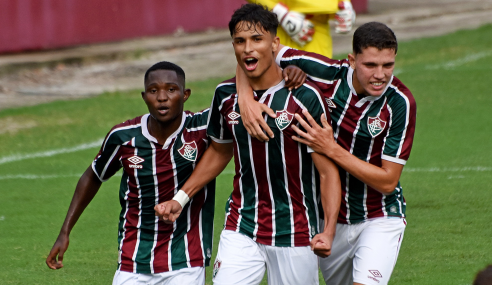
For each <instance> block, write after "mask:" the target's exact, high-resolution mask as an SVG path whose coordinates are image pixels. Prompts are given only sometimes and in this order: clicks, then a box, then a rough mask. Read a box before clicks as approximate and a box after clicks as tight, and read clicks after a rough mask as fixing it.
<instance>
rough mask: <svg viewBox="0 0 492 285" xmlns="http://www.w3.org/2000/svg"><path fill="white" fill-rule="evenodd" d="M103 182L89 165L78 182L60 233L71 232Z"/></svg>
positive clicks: (67, 233)
mask: <svg viewBox="0 0 492 285" xmlns="http://www.w3.org/2000/svg"><path fill="white" fill-rule="evenodd" d="M101 184H102V182H101V181H100V180H99V179H98V178H97V176H96V175H95V173H94V172H93V170H92V167H91V166H89V167H88V168H87V169H86V171H85V172H84V174H82V176H81V177H80V179H79V182H78V183H77V186H76V188H75V192H74V194H73V198H72V201H71V202H70V207H69V208H68V212H67V216H66V217H65V221H64V222H63V226H62V228H61V230H60V234H66V235H69V234H70V232H71V231H72V228H73V227H74V225H75V223H76V222H77V221H78V219H79V218H80V215H82V212H84V210H85V208H86V207H87V205H89V203H90V202H91V201H92V199H93V198H94V196H95V195H96V193H97V192H98V191H99V188H100V187H101Z"/></svg>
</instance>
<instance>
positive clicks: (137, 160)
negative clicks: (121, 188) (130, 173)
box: [128, 155, 145, 169]
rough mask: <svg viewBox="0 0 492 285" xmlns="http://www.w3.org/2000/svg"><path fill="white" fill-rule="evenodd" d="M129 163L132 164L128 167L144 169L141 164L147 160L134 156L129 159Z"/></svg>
mask: <svg viewBox="0 0 492 285" xmlns="http://www.w3.org/2000/svg"><path fill="white" fill-rule="evenodd" d="M128 161H129V162H131V163H132V164H129V165H128V167H130V168H136V169H142V168H143V166H142V165H141V164H140V163H142V162H144V161H145V159H143V158H141V157H140V156H136V155H134V156H132V157H129V158H128Z"/></svg>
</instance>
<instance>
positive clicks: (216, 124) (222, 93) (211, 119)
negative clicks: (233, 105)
mask: <svg viewBox="0 0 492 285" xmlns="http://www.w3.org/2000/svg"><path fill="white" fill-rule="evenodd" d="M232 89H233V90H234V91H233V93H235V90H236V88H235V84H232V83H222V84H220V85H219V86H217V88H216V89H215V94H214V98H213V99H212V105H211V106H210V110H209V115H208V127H207V135H208V136H209V137H210V138H211V139H212V140H214V141H215V142H217V143H231V142H232V141H233V140H232V133H231V132H230V131H229V129H228V128H227V121H226V120H225V118H224V116H223V115H222V113H221V112H220V111H221V110H222V107H223V102H224V101H225V100H226V99H227V98H228V97H229V96H230V95H231V93H229V92H230V91H232ZM228 91H229V92H228ZM228 93H229V94H228Z"/></svg>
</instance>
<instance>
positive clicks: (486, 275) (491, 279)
mask: <svg viewBox="0 0 492 285" xmlns="http://www.w3.org/2000/svg"><path fill="white" fill-rule="evenodd" d="M490 284H492V265H488V266H487V267H485V268H484V269H483V270H481V271H480V272H478V273H477V276H475V280H474V281H473V285H490Z"/></svg>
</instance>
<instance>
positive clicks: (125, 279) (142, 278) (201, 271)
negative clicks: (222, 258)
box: [113, 267, 205, 285]
mask: <svg viewBox="0 0 492 285" xmlns="http://www.w3.org/2000/svg"><path fill="white" fill-rule="evenodd" d="M133 284H138V285H147V284H159V285H183V284H197V285H205V268H204V267H192V268H183V269H179V270H175V271H168V272H162V273H154V274H145V273H132V272H125V271H120V270H116V273H115V274H114V278H113V285H133Z"/></svg>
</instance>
